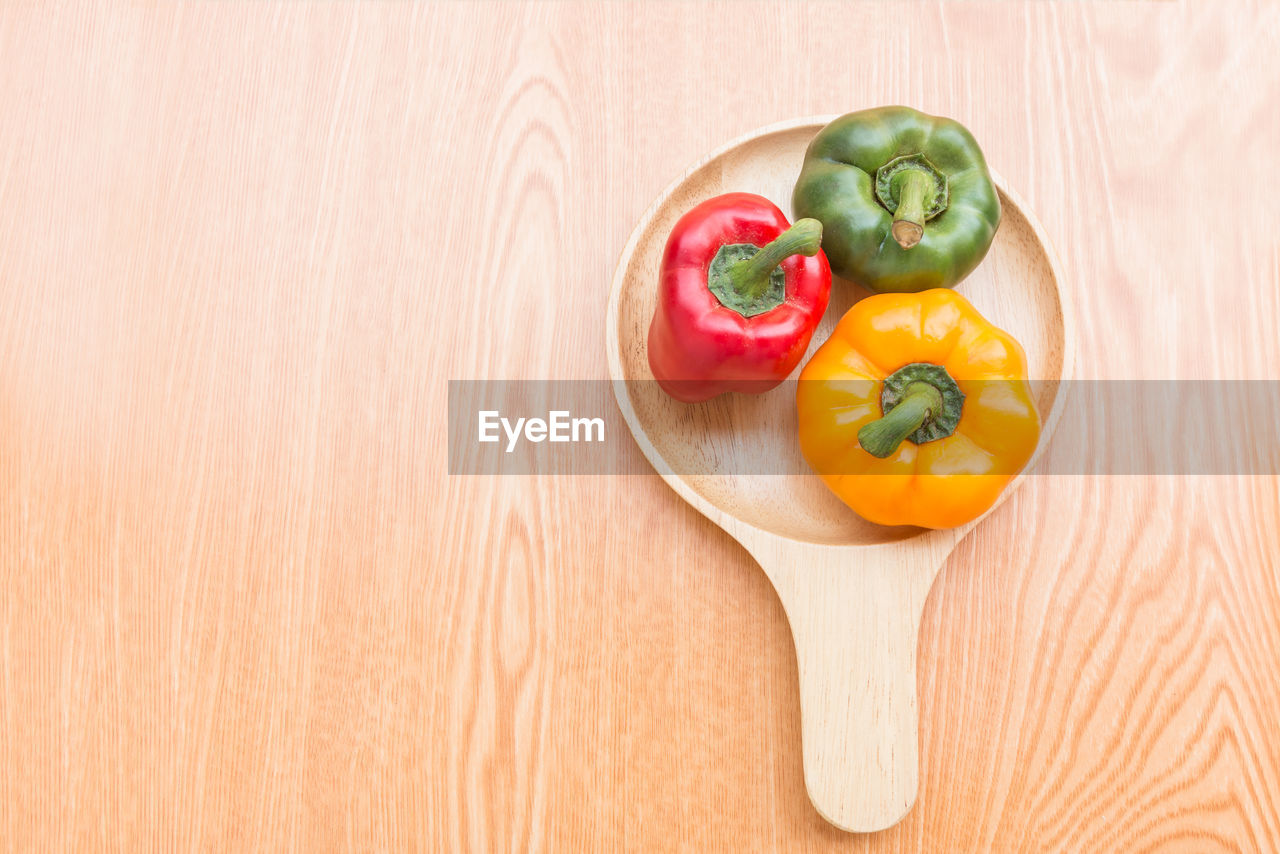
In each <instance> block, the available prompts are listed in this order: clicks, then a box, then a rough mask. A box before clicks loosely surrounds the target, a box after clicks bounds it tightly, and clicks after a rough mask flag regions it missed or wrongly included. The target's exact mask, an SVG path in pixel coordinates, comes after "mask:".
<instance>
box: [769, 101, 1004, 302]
mask: <svg viewBox="0 0 1280 854" xmlns="http://www.w3.org/2000/svg"><path fill="white" fill-rule="evenodd" d="M791 201H792V207H793V208H794V212H795V215H796V217H811V218H813V219H816V220H819V221H820V222H821V223H822V231H823V237H822V248H823V250H824V251H825V252H826V253H827V258H828V260H829V261H830V262H831V269H832V270H833V271H834V272H835V273H836V275H838V276H841V277H843V278H845V279H848V280H850V281H852V282H856V283H857V284H860V285H862V286H864V287H866V288H868V289H870V290H872V291H875V292H877V293H883V292H886V291H893V292H915V291H923V290H928V289H929V288H950V287H954V286H955V284H956V283H957V282H959V281H960V280H961V279H963V278H964V277H965V276H967V275H969V273H971V272H973V269H974V268H975V267H977V266H978V263H979V262H980V261H981V260H982V259H983V256H985V255H986V254H987V249H989V248H990V246H991V240H992V238H994V237H995V233H996V228H997V227H999V225H1000V198H999V196H998V195H997V193H996V188H995V185H994V184H992V182H991V176H990V174H989V173H988V172H987V162H986V159H985V158H984V157H983V156H982V149H980V148H979V147H978V143H977V141H975V140H974V138H973V135H972V134H970V133H969V131H968V130H966V129H965V128H964V126H963V125H961V124H960V123H959V122H956V121H953V120H952V119H947V118H941V117H939V116H929V115H925V114H924V113H920V112H917V111H915V110H912V109H910V108H908V107H880V108H877V109H873V110H862V111H860V112H856V113H849V114H848V115H846V116H841V117H840V118H838V119H836V120H835V121H833V122H832V123H831V124H829V125H827V126H826V127H824V128H823V129H822V130H821V131H819V132H818V135H817V136H816V137H814V139H813V142H811V143H810V144H809V150H808V151H807V152H805V157H804V167H803V168H802V169H801V171H800V179H799V180H798V181H797V182H796V187H795V192H794V194H793V195H792V199H791ZM890 237H892V238H893V239H892V240H890V239H889V238H890Z"/></svg>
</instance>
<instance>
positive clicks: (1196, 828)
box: [0, 0, 1280, 854]
mask: <svg viewBox="0 0 1280 854" xmlns="http://www.w3.org/2000/svg"><path fill="white" fill-rule="evenodd" d="M1277 43H1280V5H1277V4H1273V3H1268V2H1258V3H1250V2H1241V3H1237V4H1231V5H1230V6H1229V7H1227V6H1224V5H1223V4H1219V3H1211V2H1183V3H1143V2H1099V3H1062V4H1059V3H1052V2H1038V3H1030V4H1026V5H1021V4H1016V3H1007V2H991V3H987V2H963V3H961V2H956V3H940V4H939V3H918V4H917V3H912V4H909V5H903V6H899V7H894V6H887V5H885V4H883V3H879V2H865V3H863V2H846V0H838V2H821V0H810V2H800V3H754V2H748V0H731V2H730V1H727V2H720V3H702V2H688V3H685V2H674V0H672V2H658V3H628V2H621V0H613V2H604V3H600V2H581V3H579V2H570V0H564V2H528V3H523V2H513V1H512V0H508V1H506V2H477V3H471V2H438V3H419V4H411V3H362V4H357V3H256V2H241V3H132V4H128V5H124V4H111V3H93V4H91V3H70V4H58V5H57V6H56V7H54V6H45V5H43V4H35V3H28V2H16V3H4V4H0V67H2V68H3V74H0V115H2V116H3V117H4V119H3V120H2V121H0V851H3V852H6V854H9V852H15V853H16V852H23V854H25V852H42V854H43V852H63V851H66V852H71V851H74V852H93V851H127V852H134V851H148V852H149V851H166V852H167V851H299V852H329V851H337V852H346V851H353V852H356V851H361V852H362V851H413V850H418V851H441V852H443V851H450V852H452V851H525V850H532V851H552V852H561V851H583V850H588V851H618V850H624V851H645V852H649V851H690V852H702V851H715V850H723V851H779V852H781V851H786V852H817V851H875V852H908V851H930V852H934V851H1090V852H1093V851H1098V852H1147V851H1159V852H1171V851H1186V852H1197V854H1199V852H1229V851H1243V852H1255V851H1262V852H1266V851H1272V850H1275V849H1276V847H1277V840H1278V839H1280V795H1277V793H1278V792H1280V667H1278V666H1277V662H1278V661H1280V620H1278V619H1277V614H1278V613H1280V581H1278V580H1277V579H1278V576H1280V546H1278V544H1277V536H1276V531H1277V530H1280V496H1278V486H1277V483H1276V481H1275V480H1274V479H1264V478H1233V477H1217V478H1213V477H1204V478H1144V477H1116V478H1071V477H1033V478H1029V479H1028V481H1027V483H1026V484H1025V485H1024V486H1022V487H1021V488H1020V489H1019V490H1018V492H1017V494H1016V495H1015V496H1014V497H1012V498H1011V499H1010V500H1009V501H1007V502H1005V504H1004V505H1002V506H1001V507H1000V508H999V509H998V510H997V511H996V512H995V513H993V514H992V515H991V516H990V517H988V518H987V519H986V520H985V521H984V522H983V524H982V526H981V527H980V528H979V529H978V530H976V531H975V532H974V533H973V534H972V535H970V536H968V537H966V538H965V539H964V540H963V541H962V542H961V543H960V544H959V545H958V546H957V547H956V550H955V551H954V552H953V553H952V555H951V557H950V558H949V559H948V560H947V561H946V562H945V564H944V566H943V568H942V571H941V573H940V575H939V576H938V579H937V581H936V583H935V584H934V586H933V589H932V591H931V593H930V594H929V596H928V599H927V600H926V602H925V605H924V611H923V615H922V617H921V631H920V646H919V649H918V681H917V691H918V701H919V710H920V739H919V758H920V781H921V786H920V791H919V796H918V800H917V802H916V805H915V807H914V808H913V809H912V810H911V812H910V814H909V815H908V816H907V818H906V819H905V820H904V821H902V822H901V823H899V824H897V825H895V826H894V827H893V828H892V829H890V830H887V831H884V832H882V833H877V834H870V835H850V834H846V833H843V832H841V831H839V830H836V829H835V828H833V827H831V826H830V825H829V824H828V823H827V822H825V821H824V820H823V819H822V818H821V817H820V816H819V815H818V814H817V812H816V811H815V810H814V809H813V807H812V806H811V805H810V803H809V800H808V798H807V797H806V794H805V786H804V777H803V769H802V755H801V750H800V747H799V745H800V744H801V738H800V703H799V696H800V694H799V687H798V682H797V676H796V668H797V665H796V658H795V654H794V652H793V649H792V645H791V639H790V636H789V631H788V628H787V622H786V615H785V613H784V611H783V608H782V606H781V604H780V603H779V600H778V597H777V596H776V594H775V593H774V591H773V589H772V587H771V585H770V584H769V581H768V579H767V578H766V576H765V575H764V573H762V572H761V571H760V570H759V568H758V566H757V563H756V561H755V560H754V559H753V558H752V556H751V555H750V554H749V553H748V552H747V551H746V550H745V549H743V548H741V547H740V546H739V545H738V544H737V543H736V542H735V541H734V540H733V539H732V538H731V537H730V536H729V535H728V534H726V533H724V532H723V531H721V530H720V529H719V528H717V527H716V526H715V525H714V524H712V523H711V522H710V521H709V520H707V519H705V518H704V517H702V516H701V515H700V514H699V513H698V512H697V511H696V510H694V509H693V508H692V507H690V506H689V505H688V504H687V503H685V502H683V501H681V500H680V498H679V497H678V496H677V495H676V494H675V493H673V492H672V490H671V489H670V488H669V487H668V486H667V485H666V484H665V483H664V482H663V481H662V480H661V479H660V478H658V477H656V476H634V477H626V478H607V477H587V476H584V477H564V478H559V477H557V478H532V477H507V478H468V477H455V478H450V477H448V476H447V474H446V460H445V456H444V452H443V447H444V444H445V411H444V410H445V400H446V394H447V391H446V381H447V380H448V379H450V378H510V377H515V378H530V379H537V378H544V377H555V378H595V379H604V378H606V377H607V375H608V374H607V368H606V364H605V356H604V353H605V342H604V330H603V328H602V322H601V321H602V318H603V317H604V314H605V309H606V302H607V298H608V289H609V287H608V286H609V278H610V275H611V272H612V271H613V269H614V266H615V263H616V261H617V259H618V256H619V254H620V253H621V251H622V249H623V247H624V245H625V244H626V241H627V237H628V235H629V234H630V233H631V230H632V228H633V227H634V226H635V224H636V222H637V221H638V220H639V219H640V217H641V216H642V215H643V213H644V212H645V210H646V207H647V206H648V205H649V203H650V202H651V201H652V200H653V199H654V198H655V197H656V196H657V195H658V194H659V193H660V192H661V191H662V188H663V187H665V186H666V185H667V184H668V183H669V182H670V181H671V180H672V179H673V178H675V177H676V176H678V175H679V174H680V172H681V170H682V169H684V168H685V167H686V166H687V165H688V164H689V163H690V162H692V161H693V160H694V159H696V158H697V157H698V156H700V155H701V153H703V152H706V151H709V150H711V149H713V148H715V147H716V146H718V145H720V144H721V143H723V142H724V141H726V140H730V139H733V138H734V137H736V136H738V135H740V134H742V133H745V132H746V131H749V130H751V129H752V128H756V127H761V126H764V125H767V124H770V123H772V122H775V121H779V120H782V119H785V118H787V117H791V116H805V115H815V114H822V113H832V112H838V111H843V110H847V109H855V108H859V107H865V106H872V105H876V104H886V103H906V104H910V105H912V106H915V107H917V108H920V109H923V110H926V111H929V112H934V113H941V114H945V115H950V116H954V117H955V118H957V119H959V120H961V121H962V122H964V123H965V124H966V125H967V126H968V127H969V128H970V129H971V130H972V131H973V132H974V133H975V135H976V136H977V138H978V139H979V141H980V142H981V143H982V145H983V148H984V150H985V152H986V154H987V156H988V159H989V161H990V162H991V164H992V165H993V166H994V167H995V168H996V169H997V170H998V171H999V172H1000V173H1001V174H1002V175H1003V176H1004V177H1005V179H1006V180H1007V181H1008V184H1009V186H1011V187H1014V188H1016V189H1017V190H1018V192H1019V193H1020V194H1021V195H1022V196H1023V197H1024V198H1025V199H1026V200H1027V203H1028V206H1029V208H1030V209H1031V210H1034V211H1035V212H1036V214H1037V215H1038V217H1039V218H1040V220H1041V222H1042V223H1043V224H1044V226H1045V229H1046V231H1047V232H1048V233H1049V235H1050V236H1051V238H1052V240H1053V242H1054V244H1055V245H1056V247H1057V249H1058V251H1059V254H1060V256H1061V259H1062V262H1063V268H1064V270H1065V271H1066V275H1067V277H1068V279H1069V283H1068V284H1069V286H1068V287H1064V289H1063V293H1064V294H1065V295H1066V296H1067V299H1068V300H1069V301H1070V302H1071V304H1072V308H1073V309H1074V311H1075V316H1076V318H1077V321H1078V324H1077V326H1078V333H1079V334H1078V339H1079V345H1080V346H1079V351H1078V353H1079V359H1078V360H1077V371H1076V375H1077V376H1083V377H1087V378H1114V379H1131V378H1149V379H1151V378H1168V377H1179V378H1226V379H1239V378H1255V379H1280V335H1277V327H1276V323H1277V321H1276V318H1277V316H1280V284H1278V283H1280V237H1278V236H1280V207H1278V206H1277V205H1276V204H1275V199H1276V198H1278V197H1280V185H1278V183H1277V182H1278V181H1280V172H1278V171H1277V170H1276V169H1275V158H1276V146H1275V144H1274V141H1275V140H1277V139H1280V111H1277V110H1276V109H1275V105H1276V104H1277V103H1280V51H1277V50H1276V44H1277ZM726 46H732V50H731V51H730V50H728V49H727V47H726ZM1224 162H1227V163H1230V164H1231V165H1232V167H1233V168H1234V169H1236V170H1237V172H1238V174H1240V175H1244V176H1247V180H1245V181H1243V182H1242V183H1241V184H1240V185H1238V186H1234V187H1228V186H1227V184H1226V183H1224V181H1225V179H1224V178H1219V177H1217V176H1216V173H1214V172H1213V171H1212V169H1211V168H1210V166H1211V165H1221V164H1223V163H1224ZM1224 211H1230V212H1232V215H1233V216H1232V218H1231V221H1230V222H1228V221H1227V219H1226V217H1225V216H1224V215H1223V212H1224ZM1240 222H1250V223H1252V224H1253V227H1252V230H1251V237H1250V240H1249V241H1247V242H1245V241H1243V240H1242V239H1241V235H1240V230H1239V228H1238V223H1240ZM1246 438H1247V437H1246ZM1243 440H1244V439H1242V441H1243ZM635 455H636V462H637V465H638V466H642V465H644V461H643V458H642V457H641V456H640V452H639V450H636V451H635Z"/></svg>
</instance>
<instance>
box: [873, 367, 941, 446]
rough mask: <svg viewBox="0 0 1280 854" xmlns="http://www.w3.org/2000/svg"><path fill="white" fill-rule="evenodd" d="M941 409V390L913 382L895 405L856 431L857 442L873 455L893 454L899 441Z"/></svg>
mask: <svg viewBox="0 0 1280 854" xmlns="http://www.w3.org/2000/svg"><path fill="white" fill-rule="evenodd" d="M941 412H942V392H940V391H938V389H936V388H934V387H933V385H932V384H931V383H927V382H913V383H912V384H911V385H909V386H907V390H906V394H904V395H903V397H902V400H900V401H898V405H897V406H895V407H893V409H890V410H889V411H888V412H886V413H885V414H884V415H883V416H882V417H880V418H877V419H876V420H875V421H872V422H871V423H870V424H868V425H866V426H865V427H863V428H862V429H861V430H859V431H858V444H859V445H861V446H862V448H863V450H865V451H866V452H867V453H868V454H870V455H871V456H873V457H879V458H880V459H884V458H885V457H889V456H893V453H894V451H896V450H898V446H899V445H901V444H902V440H903V439H905V438H907V437H908V436H910V435H911V434H912V433H914V432H916V431H917V430H919V429H920V425H922V424H924V422H925V421H926V420H927V419H929V418H931V417H933V416H935V415H937V414H939V413H941Z"/></svg>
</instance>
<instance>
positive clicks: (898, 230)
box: [891, 169, 935, 249]
mask: <svg viewBox="0 0 1280 854" xmlns="http://www.w3.org/2000/svg"><path fill="white" fill-rule="evenodd" d="M900 180H901V183H900V184H899V186H898V209H897V210H896V211H894V214H893V226H892V227H891V231H892V232H893V239H894V240H896V241H898V245H899V246H901V247H902V248H903V249H910V248H911V247H913V246H915V245H916V244H917V243H919V242H920V238H922V237H924V221H925V212H926V208H927V207H928V206H929V205H930V204H932V202H933V196H934V190H935V185H934V180H933V176H932V175H930V174H929V173H927V172H925V171H924V170H922V169H904V170H902V178H901V179H900Z"/></svg>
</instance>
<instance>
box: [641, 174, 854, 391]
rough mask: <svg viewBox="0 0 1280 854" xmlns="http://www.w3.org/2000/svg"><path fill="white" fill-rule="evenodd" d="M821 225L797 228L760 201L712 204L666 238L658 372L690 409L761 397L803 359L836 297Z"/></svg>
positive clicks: (652, 359) (654, 339)
mask: <svg viewBox="0 0 1280 854" xmlns="http://www.w3.org/2000/svg"><path fill="white" fill-rule="evenodd" d="M821 242H822V224H821V223H820V222H818V221H817V220H814V219H802V220H799V221H797V222H796V224H795V225H790V226H789V225H788V223H787V218H786V216H785V215H783V213H782V211H781V210H779V209H778V207H777V205H775V204H773V203H772V202H770V201H769V200H768V199H766V198H764V197H762V196H757V195H753V194H751V193H728V194H726V195H723V196H717V197H716V198H713V199H708V200H707V201H705V202H703V203H702V204H700V205H698V206H697V207H695V208H694V209H693V210H691V211H689V212H688V213H686V214H685V215H684V216H682V217H681V218H680V221H679V222H677V223H676V226H675V228H674V229H673V230H672V232H671V236H670V237H669V238H668V239H667V247H666V251H665V252H664V254H663V259H662V279H661V284H660V286H659V292H658V307H657V310H656V311H655V312H654V314H653V322H652V324H650V326H649V367H650V368H652V370H653V375H654V377H655V378H656V379H657V380H658V383H659V385H661V386H662V388H663V390H664V391H666V393H667V394H669V395H671V396H672V397H674V398H676V399H677V400H682V401H685V402H687V403H694V402H697V401H702V400H707V399H709V398H712V397H715V396H716V395H718V394H723V393H724V392H726V391H743V392H751V393H755V394H759V393H760V392H765V391H768V390H769V389H771V388H773V387H774V386H776V385H778V383H780V382H782V381H783V380H784V379H786V378H787V375H788V374H790V373H791V372H792V371H793V370H794V369H795V367H796V365H797V364H798V363H799V362H800V359H801V357H802V356H804V352H805V350H806V349H807V348H808V346H809V339H810V338H811V337H813V330H814V329H815V328H817V326H818V321H819V320H821V319H822V313H823V312H824V311H826V309H827V300H828V299H829V298H830V296H831V266H830V265H829V264H828V263H827V256H826V255H824V254H823V252H822V250H821V248H819V247H820V244H821Z"/></svg>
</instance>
